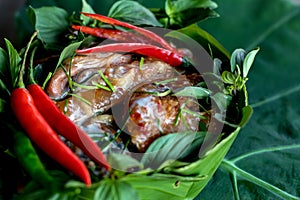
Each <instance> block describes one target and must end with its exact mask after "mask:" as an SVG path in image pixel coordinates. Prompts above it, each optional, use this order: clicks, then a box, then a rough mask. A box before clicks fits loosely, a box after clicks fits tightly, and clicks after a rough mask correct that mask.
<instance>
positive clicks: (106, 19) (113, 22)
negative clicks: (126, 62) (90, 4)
mask: <svg viewBox="0 0 300 200" xmlns="http://www.w3.org/2000/svg"><path fill="white" fill-rule="evenodd" d="M82 14H83V15H85V16H87V17H90V18H92V19H96V20H99V21H101V22H104V23H107V24H111V25H117V26H123V27H126V28H129V29H132V30H135V31H136V32H138V33H140V34H141V35H143V36H145V37H146V38H149V39H150V40H152V41H154V42H156V43H157V44H159V45H161V46H162V47H163V48H165V49H168V50H170V51H173V52H177V50H176V49H175V48H174V47H172V46H171V45H170V44H169V43H168V42H167V41H165V40H164V39H163V38H162V37H160V36H159V35H157V34H155V33H153V32H151V31H149V30H147V29H144V28H140V27H137V26H134V25H132V24H129V23H126V22H122V21H119V20H116V19H113V18H110V17H107V16H103V15H99V14H91V13H85V12H82Z"/></svg>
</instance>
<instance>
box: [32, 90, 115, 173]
mask: <svg viewBox="0 0 300 200" xmlns="http://www.w3.org/2000/svg"><path fill="white" fill-rule="evenodd" d="M27 88H28V90H29V92H30V94H31V95H32V97H33V99H34V104H35V106H36V108H37V109H38V111H39V112H40V113H41V114H42V116H43V117H44V118H45V119H46V121H47V122H48V123H49V125H50V126H51V127H52V128H53V129H54V130H55V131H57V132H58V134H60V135H62V136H64V137H65V138H66V139H68V140H70V141H71V142H72V143H73V144H75V145H76V146H78V147H79V148H80V149H81V150H82V151H83V152H84V153H85V154H86V155H87V156H88V157H89V158H91V159H92V160H94V161H95V162H96V163H98V164H99V165H102V166H104V167H105V168H106V169H107V170H110V168H111V167H110V165H109V164H108V162H107V160H106V158H105V156H104V155H103V153H102V152H101V150H100V148H99V147H98V145H97V144H96V143H95V142H94V141H93V140H92V139H91V138H90V137H89V136H88V135H87V134H86V133H85V132H84V131H83V130H82V129H80V128H79V127H77V126H76V125H75V124H74V123H73V122H72V121H71V120H70V119H69V118H68V117H67V116H65V115H64V114H63V113H62V112H61V111H60V110H59V109H58V108H57V107H56V105H55V104H54V103H53V102H52V100H51V99H50V98H49V96H48V95H47V94H46V93H45V92H44V91H43V89H42V88H41V87H40V86H39V85H37V84H31V85H29V86H28V87H27Z"/></svg>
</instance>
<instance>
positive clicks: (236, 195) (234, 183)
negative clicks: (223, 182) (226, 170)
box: [230, 172, 240, 200]
mask: <svg viewBox="0 0 300 200" xmlns="http://www.w3.org/2000/svg"><path fill="white" fill-rule="evenodd" d="M230 179H231V182H232V186H233V194H234V199H235V200H240V195H239V188H238V185H237V178H236V173H235V172H232V173H230Z"/></svg>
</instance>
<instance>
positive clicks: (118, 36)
mask: <svg viewBox="0 0 300 200" xmlns="http://www.w3.org/2000/svg"><path fill="white" fill-rule="evenodd" d="M71 27H72V28H73V29H74V30H78V31H81V32H83V33H86V34H90V35H93V36H96V37H100V38H106V39H110V40H115V41H119V42H140V43H151V41H150V40H149V39H147V38H145V37H144V36H142V35H137V34H134V33H131V32H124V31H119V30H114V29H104V28H91V27H88V26H78V25H72V26H71Z"/></svg>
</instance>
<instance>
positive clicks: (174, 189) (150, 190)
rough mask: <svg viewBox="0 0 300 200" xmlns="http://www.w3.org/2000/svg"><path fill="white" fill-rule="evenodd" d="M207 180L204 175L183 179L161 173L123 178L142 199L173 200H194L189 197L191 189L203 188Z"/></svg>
mask: <svg viewBox="0 0 300 200" xmlns="http://www.w3.org/2000/svg"><path fill="white" fill-rule="evenodd" d="M206 179H207V177H206V176H202V175H201V176H193V177H190V176H187V177H183V176H176V175H171V174H160V173H154V174H151V175H149V176H140V175H136V174H132V175H129V176H126V177H124V178H123V180H125V181H126V182H128V183H129V184H130V185H132V187H133V188H135V189H136V191H137V192H138V194H139V197H140V199H172V200H182V199H193V198H192V196H190V195H189V194H190V192H191V189H194V188H193V185H197V186H201V185H202V184H203V182H206V181H207V180H206ZM193 193H194V192H193ZM196 194H197V193H196ZM193 195H195V194H193Z"/></svg>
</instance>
